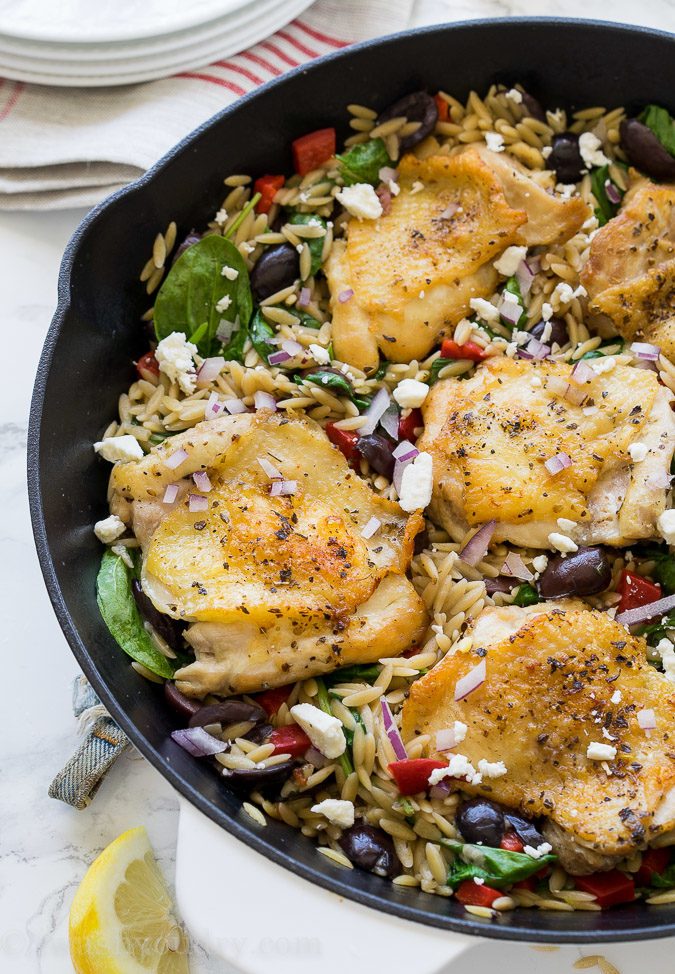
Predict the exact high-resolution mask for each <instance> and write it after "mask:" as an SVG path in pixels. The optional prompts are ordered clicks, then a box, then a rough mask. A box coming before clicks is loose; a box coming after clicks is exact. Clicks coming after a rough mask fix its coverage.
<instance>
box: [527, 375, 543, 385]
mask: <svg viewBox="0 0 675 974" xmlns="http://www.w3.org/2000/svg"><path fill="white" fill-rule="evenodd" d="M530 385H533V386H535V387H539V386H540V385H542V381H541V379H540V378H539V376H538V375H533V376H532V378H531V379H530Z"/></svg>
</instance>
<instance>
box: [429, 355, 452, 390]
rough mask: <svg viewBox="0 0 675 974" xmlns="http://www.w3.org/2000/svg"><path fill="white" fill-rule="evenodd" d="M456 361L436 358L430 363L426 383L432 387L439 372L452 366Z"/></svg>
mask: <svg viewBox="0 0 675 974" xmlns="http://www.w3.org/2000/svg"><path fill="white" fill-rule="evenodd" d="M456 361H457V360H456V359H454V358H437V359H434V361H433V362H432V363H431V370H430V372H429V378H428V379H427V383H428V384H429V385H430V386H432V385H433V384H434V382H437V381H438V373H439V372H441V371H442V370H443V369H444V368H445V366H446V365H452V363H453V362H456Z"/></svg>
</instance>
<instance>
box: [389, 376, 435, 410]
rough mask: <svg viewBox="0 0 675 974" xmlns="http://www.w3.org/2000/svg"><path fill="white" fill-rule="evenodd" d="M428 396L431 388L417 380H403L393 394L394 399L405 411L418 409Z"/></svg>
mask: <svg viewBox="0 0 675 974" xmlns="http://www.w3.org/2000/svg"><path fill="white" fill-rule="evenodd" d="M428 394H429V386H428V385H427V384H426V382H418V381H417V379H403V381H402V382H399V384H398V385H397V386H396V388H395V389H394V392H393V396H394V399H395V400H396V402H397V403H398V404H399V406H401V407H402V408H403V409H418V408H419V407H420V406H421V405H422V403H423V402H424V400H425V399H426V398H427V395H428Z"/></svg>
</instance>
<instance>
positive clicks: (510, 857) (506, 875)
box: [438, 839, 558, 889]
mask: <svg viewBox="0 0 675 974" xmlns="http://www.w3.org/2000/svg"><path fill="white" fill-rule="evenodd" d="M438 841H439V842H440V843H442V845H444V846H447V848H448V849H452V851H453V852H454V853H455V862H454V863H453V864H452V866H451V867H450V871H449V873H448V885H449V886H456V885H457V884H459V883H460V882H461V881H462V880H464V879H472V878H473V877H477V878H478V879H484V880H485V882H486V883H488V884H489V885H490V886H494V887H495V888H496V889H501V887H503V886H509V885H510V884H511V883H517V882H518V881H519V880H521V879H527V878H528V876H532V875H533V874H534V873H538V872H539V870H540V869H541V868H542V866H547V865H548V864H549V863H551V862H555V861H556V859H557V858H558V857H557V856H552V855H548V856H540V857H539V859H533V858H532V856H528V855H527V854H526V853H524V852H507V851H506V850H505V849H492V848H491V847H490V846H482V845H472V844H471V843H468V842H466V843H464V842H457V841H456V840H454V839H438ZM465 849H466V850H467V851H468V853H469V854H468V855H467V856H466V858H467V859H470V860H471V861H470V862H465V861H464V859H462V858H461V854H462V852H463V851H464V850H465Z"/></svg>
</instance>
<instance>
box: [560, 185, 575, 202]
mask: <svg viewBox="0 0 675 974" xmlns="http://www.w3.org/2000/svg"><path fill="white" fill-rule="evenodd" d="M575 189H576V186H575V185H574V183H557V185H556V188H555V191H556V193H557V194H558V195H559V196H562V198H563V199H564V200H568V199H569V198H570V196H572V194H573V193H574V190H575Z"/></svg>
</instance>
